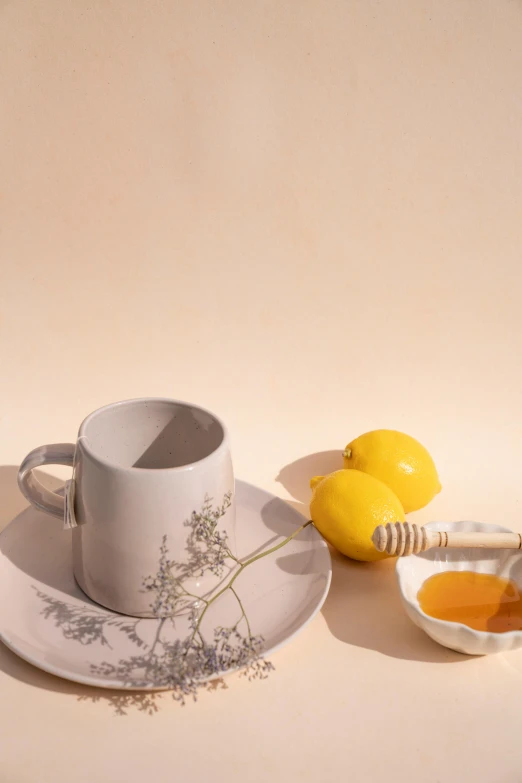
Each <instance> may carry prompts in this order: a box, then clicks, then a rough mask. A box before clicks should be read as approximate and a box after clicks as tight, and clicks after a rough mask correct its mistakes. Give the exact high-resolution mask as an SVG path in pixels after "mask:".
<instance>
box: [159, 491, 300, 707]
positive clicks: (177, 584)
mask: <svg viewBox="0 0 522 783" xmlns="http://www.w3.org/2000/svg"><path fill="white" fill-rule="evenodd" d="M230 505H231V497H230V495H225V498H224V501H223V503H222V505H221V506H218V507H217V508H215V509H214V508H213V507H212V501H211V499H210V498H208V497H207V498H205V502H204V505H203V507H202V509H201V511H200V512H193V514H192V516H191V518H190V520H188V521H187V523H186V524H187V526H189V527H190V528H191V532H190V534H189V536H188V539H187V549H188V552H189V560H188V562H187V563H185V564H178V563H177V562H176V561H174V560H171V559H170V558H169V556H168V549H167V540H166V538H164V539H163V541H162V544H161V548H160V561H159V569H158V572H157V573H156V575H155V576H154V577H149V578H148V579H146V580H145V582H144V587H145V589H146V590H148V591H150V592H152V593H153V594H154V601H153V604H152V609H153V611H154V613H155V614H158V615H160V616H163V618H164V620H163V621H162V622H164V621H165V620H166V619H167V618H168V617H172V615H175V614H176V613H178V612H179V611H182V610H184V609H186V608H187V607H190V633H189V635H188V637H187V638H186V639H184V640H183V641H182V642H179V641H176V642H175V643H174V644H171V645H169V644H168V643H165V642H164V643H162V642H161V635H160V636H158V639H157V643H158V644H162V645H163V647H162V660H161V664H160V665H161V668H162V669H163V675H164V677H166V678H167V680H168V683H169V687H171V688H172V689H173V691H174V696H175V698H179V699H180V700H181V701H184V699H185V697H186V696H188V695H191V696H193V697H194V698H195V697H196V695H197V691H198V689H199V688H200V687H201V685H202V684H204V683H205V682H206V681H208V679H210V678H215V677H217V676H219V675H221V674H223V673H225V672H228V671H231V670H235V669H243V670H244V673H245V674H246V675H247V676H248V677H249V679H263V678H264V677H266V676H267V675H268V673H269V672H270V671H271V670H272V669H273V668H274V667H273V665H272V664H271V663H270V662H269V661H266V660H265V659H263V657H262V649H263V643H264V639H263V637H262V636H260V635H257V636H256V635H254V634H253V633H252V630H251V627H250V622H249V620H248V616H247V614H246V611H245V608H244V605H243V603H242V601H241V598H240V596H239V595H238V593H237V591H236V589H235V587H234V584H235V582H236V580H237V579H238V577H239V576H240V575H241V574H242V573H243V571H244V570H245V569H246V568H248V566H250V565H252V564H253V563H255V562H256V561H258V560H260V559H261V558H264V557H267V556H268V555H271V554H273V553H274V552H276V551H277V550H278V549H281V548H282V547H284V546H285V545H286V544H288V543H289V541H291V540H292V539H293V538H295V537H296V536H297V535H299V533H300V532H301V531H302V530H304V529H305V528H306V527H308V526H309V525H311V524H312V522H311V521H308V522H305V523H304V524H303V525H301V527H299V528H297V529H296V530H295V531H294V532H293V533H292V534H291V535H289V536H287V537H286V538H285V539H284V540H283V541H280V542H279V543H278V544H275V545H274V546H272V547H270V548H269V549H266V550H264V551H262V552H259V553H258V554H257V555H254V556H252V557H250V558H248V559H247V560H245V561H241V560H239V559H238V558H237V557H236V556H235V555H234V554H233V553H232V552H231V550H230V547H229V545H228V538H227V535H226V533H225V532H222V531H218V530H217V525H218V522H219V520H220V519H221V517H222V516H224V514H225V513H226V511H227V510H228V508H230ZM230 560H231V561H233V567H232V572H231V576H230V579H229V580H228V582H227V583H226V584H225V585H224V586H223V587H221V588H220V589H219V590H217V592H216V593H215V594H214V595H211V596H210V597H208V598H205V597H202V596H196V595H194V594H193V593H190V592H189V591H187V590H186V588H185V587H184V585H183V581H184V580H185V579H186V578H187V577H188V576H193V575H194V574H196V573H197V574H203V573H204V572H205V570H206V568H207V564H208V570H210V572H211V573H213V574H215V575H217V576H221V575H222V574H223V571H224V570H225V568H226V566H227V561H230ZM227 591H230V592H231V594H232V595H233V596H234V598H235V600H236V602H237V604H238V610H239V612H240V614H239V617H238V619H237V621H236V622H235V623H234V625H233V626H231V627H227V628H225V627H217V628H215V629H214V635H213V639H212V641H208V640H207V639H206V638H205V637H204V635H203V633H202V622H203V619H204V618H205V616H206V615H207V612H208V611H209V610H210V608H211V606H212V605H213V604H214V603H215V602H216V601H217V600H218V599H219V598H221V596H223V595H224V594H225V593H226V592H227ZM243 629H244V630H243ZM158 664H159V660H158Z"/></svg>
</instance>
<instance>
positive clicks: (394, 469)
mask: <svg viewBox="0 0 522 783" xmlns="http://www.w3.org/2000/svg"><path fill="white" fill-rule="evenodd" d="M343 457H344V467H345V468H354V469H355V470H362V471H363V473H369V474H370V476H374V477H375V478H377V479H380V480H381V481H384V483H385V484H386V485H387V486H388V487H390V489H392V490H393V491H394V492H395V494H396V495H397V497H398V498H399V500H400V501H401V503H402V505H403V508H404V511H405V512H406V514H408V513H409V512H410V511H417V509H419V508H423V507H424V506H426V505H428V503H429V502H430V500H432V499H433V498H434V497H435V495H436V494H437V493H438V492H440V490H441V485H440V481H439V477H438V475H437V469H436V468H435V464H434V462H433V460H432V458H431V457H430V455H429V454H428V452H427V451H426V449H425V448H424V446H422V444H420V443H419V441H418V440H415V438H412V437H410V436H409V435H405V434H404V432H396V431H395V430H374V431H373V432H367V433H365V434H364V435H360V436H359V437H358V438H356V439H355V440H353V441H352V442H351V443H349V444H348V445H347V447H346V450H345V451H344V453H343Z"/></svg>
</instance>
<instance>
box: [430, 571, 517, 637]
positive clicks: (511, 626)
mask: <svg viewBox="0 0 522 783" xmlns="http://www.w3.org/2000/svg"><path fill="white" fill-rule="evenodd" d="M417 598H418V599H419V603H420V606H421V609H422V610H423V611H424V612H426V614H429V615H430V616H431V617H436V618H438V619H439V620H446V621H449V622H453V623H463V624H464V625H468V626H469V627H470V628H474V629H475V630H476V631H489V632H493V633H506V631H520V630H522V597H521V595H520V592H519V589H518V585H517V584H516V583H515V582H513V581H512V580H511V579H503V578H501V577H499V576H494V575H493V574H478V573H477V572H476V571H442V572H441V573H440V574H435V575H434V576H430V578H429V579H427V580H426V581H425V582H424V584H423V585H422V587H421V588H420V590H419V592H418V595H417Z"/></svg>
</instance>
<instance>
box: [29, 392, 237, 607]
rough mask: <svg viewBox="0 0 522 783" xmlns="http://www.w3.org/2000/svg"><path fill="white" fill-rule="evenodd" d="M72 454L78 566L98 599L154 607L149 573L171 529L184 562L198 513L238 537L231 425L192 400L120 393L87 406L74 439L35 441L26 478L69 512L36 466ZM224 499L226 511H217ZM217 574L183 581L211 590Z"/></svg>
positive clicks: (202, 591)
mask: <svg viewBox="0 0 522 783" xmlns="http://www.w3.org/2000/svg"><path fill="white" fill-rule="evenodd" d="M73 461H74V463H75V487H76V489H75V509H76V519H77V522H78V527H76V528H75V529H74V530H73V536H72V546H73V562H74V574H75V577H76V579H77V581H78V583H79V585H80V586H81V588H82V589H83V590H84V591H85V593H87V595H88V596H90V598H92V599H93V600H94V601H96V602H97V603H100V604H102V605H103V606H106V607H108V608H109V609H112V610H114V611H116V612H121V613H123V614H129V615H134V616H138V617H150V616H152V614H153V612H152V610H151V599H150V595H148V594H147V592H146V591H145V590H144V589H143V585H144V581H145V580H147V579H148V578H149V577H150V576H151V575H153V574H155V573H156V571H157V569H158V560H159V550H160V547H161V545H162V542H163V540H164V538H165V541H166V545H167V547H168V551H169V555H170V557H172V558H174V559H175V560H176V562H177V563H178V564H179V565H180V567H182V566H183V565H186V564H187V562H188V560H189V558H190V552H189V551H188V544H187V542H188V536H189V534H190V529H189V527H188V526H187V525H188V524H189V523H190V520H191V519H194V515H197V514H203V515H206V516H207V517H208V515H209V514H211V515H212V514H216V513H217V514H219V519H218V521H217V530H219V531H220V532H221V533H222V534H226V535H227V537H228V542H229V546H230V548H231V549H232V551H233V550H234V548H235V539H234V477H233V472H232V461H231V456H230V449H229V445H228V435H227V432H226V429H225V426H224V425H223V424H222V423H221V422H220V421H219V419H217V417H216V416H214V415H213V414H211V413H209V412H208V411H205V410H202V409H201V408H198V407H196V406H194V405H190V404H186V403H181V402H177V401H174V400H164V399H154V398H151V399H149V398H145V399H140V400H129V401H127V402H121V403H115V404H114V405H108V406H107V407H105V408H101V409H100V410H98V411H95V412H94V413H92V414H91V415H90V416H88V417H87V418H86V419H85V421H84V422H83V424H82V425H81V427H80V431H79V435H78V443H77V445H76V446H74V445H73V444H57V445H55V446H43V447H40V448H39V449H35V450H34V451H33V452H31V454H29V455H28V457H27V458H26V459H25V460H24V462H23V464H22V466H21V468H20V474H19V483H20V487H21V489H22V491H23V493H24V494H25V496H26V497H27V498H28V500H29V501H30V502H31V503H33V505H35V506H36V507H37V508H39V509H42V510H44V511H47V512H49V513H50V514H53V515H54V516H57V517H60V518H62V519H63V515H64V499H63V497H61V496H60V495H57V494H56V493H52V492H50V491H49V490H47V489H44V488H43V487H42V486H41V485H40V484H39V483H38V482H37V480H36V479H35V478H34V477H33V474H32V469H33V468H35V467H37V466H39V465H42V464H49V463H60V464H69V465H71V464H72V463H73ZM220 509H221V511H222V513H220ZM218 583H219V579H217V578H216V577H215V576H213V575H212V574H211V573H210V572H208V571H207V572H205V573H204V574H203V575H200V574H199V573H198V575H197V576H196V575H193V576H190V575H189V576H188V577H187V578H186V580H185V587H186V588H187V590H189V591H190V592H193V593H195V594H196V595H206V594H208V593H209V592H210V591H211V590H212V589H214V587H215V586H216V585H217V584H218Z"/></svg>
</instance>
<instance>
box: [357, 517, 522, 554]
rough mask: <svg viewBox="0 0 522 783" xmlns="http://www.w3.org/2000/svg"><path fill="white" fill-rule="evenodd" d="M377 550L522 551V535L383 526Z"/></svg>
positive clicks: (406, 524)
mask: <svg viewBox="0 0 522 783" xmlns="http://www.w3.org/2000/svg"><path fill="white" fill-rule="evenodd" d="M372 541H373V543H374V546H375V548H376V549H377V550H378V551H379V552H386V553H387V554H388V555H398V556H399V557H401V555H417V554H419V552H425V551H426V549H431V548H432V547H442V548H445V547H449V548H452V549H453V548H457V547H466V548H472V549H480V548H482V549H522V535H521V534H520V533H473V532H471V533H464V532H462V533H461V532H460V531H453V532H450V533H446V532H439V531H435V530H427V529H426V528H425V527H421V526H420V525H414V524H412V523H411V522H396V523H395V524H392V523H391V522H389V523H388V524H387V525H379V527H377V528H375V531H374V533H373V536H372Z"/></svg>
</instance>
